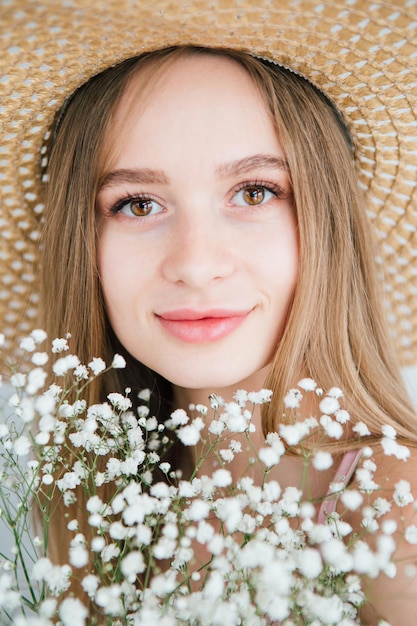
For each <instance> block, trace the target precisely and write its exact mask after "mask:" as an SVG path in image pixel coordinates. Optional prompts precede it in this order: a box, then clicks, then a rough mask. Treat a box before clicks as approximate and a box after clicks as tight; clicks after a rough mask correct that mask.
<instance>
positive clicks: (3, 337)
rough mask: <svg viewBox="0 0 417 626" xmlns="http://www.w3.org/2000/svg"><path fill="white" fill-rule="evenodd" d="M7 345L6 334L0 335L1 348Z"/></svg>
mask: <svg viewBox="0 0 417 626" xmlns="http://www.w3.org/2000/svg"><path fill="white" fill-rule="evenodd" d="M5 343H6V337H5V336H4V333H0V348H3V347H4V345H5Z"/></svg>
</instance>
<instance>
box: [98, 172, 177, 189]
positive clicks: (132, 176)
mask: <svg viewBox="0 0 417 626" xmlns="http://www.w3.org/2000/svg"><path fill="white" fill-rule="evenodd" d="M127 183H134V184H135V183H136V184H141V183H145V184H152V183H157V184H160V185H167V184H168V183H169V180H168V178H167V176H166V175H165V174H164V172H163V171H162V170H153V169H150V168H148V167H145V168H133V169H119V170H114V171H112V172H108V173H107V174H105V175H104V176H103V177H102V179H101V180H100V184H99V189H103V188H104V187H115V186H117V185H123V184H127Z"/></svg>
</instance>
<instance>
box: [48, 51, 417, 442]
mask: <svg viewBox="0 0 417 626" xmlns="http://www.w3.org/2000/svg"><path fill="white" fill-rule="evenodd" d="M196 54H213V55H223V56H226V57H227V58H231V59H233V60H234V61H235V62H236V63H238V64H240V66H242V67H243V68H244V69H245V70H246V71H247V72H248V73H249V75H250V76H251V77H252V80H253V81H254V86H255V88H257V89H258V90H259V92H260V93H261V95H262V96H263V98H264V99H265V102H266V103H267V105H268V107H269V109H270V111H271V114H272V116H273V119H274V121H275V126H276V132H277V135H278V137H279V141H280V143H281V145H282V147H283V150H284V153H285V155H286V158H287V161H288V164H289V172H290V178H291V184H292V186H293V196H294V205H295V211H296V215H297V222H298V231H299V245H300V263H299V276H298V282H297V286H296V289H295V294H294V298H293V303H292V306H291V310H290V312H289V315H288V319H287V323H286V327H285V330H284V333H283V336H282V338H281V340H280V342H279V345H278V346H277V348H276V354H275V357H274V360H273V363H272V367H271V368H270V373H269V376H268V379H267V381H266V383H265V384H266V386H267V387H269V388H271V389H272V390H273V392H274V393H273V399H272V402H271V403H270V404H269V405H268V406H267V408H266V409H265V412H264V415H263V429H264V431H265V433H267V432H269V431H274V430H276V428H277V423H278V422H279V420H280V419H283V418H282V415H283V397H284V395H285V393H286V392H287V391H288V389H289V388H290V387H291V386H292V385H294V383H295V382H296V381H297V379H298V377H299V376H300V375H301V374H303V375H308V376H311V377H313V378H314V379H315V380H316V381H317V383H318V384H319V385H320V386H321V387H323V388H328V387H330V386H334V385H338V386H340V387H341V388H342V389H343V391H344V392H345V394H346V403H347V408H348V409H349V410H350V412H351V415H352V419H353V420H355V419H356V420H359V419H360V420H362V421H364V422H366V423H367V425H368V427H369V429H370V430H371V431H372V432H374V433H375V434H376V435H377V434H378V433H379V432H380V429H381V425H382V424H384V423H390V424H392V425H393V426H394V427H395V428H396V430H397V432H398V434H399V435H402V436H405V437H408V438H411V439H412V440H414V441H415V440H417V420H416V417H415V414H414V412H413V410H412V408H411V404H410V403H409V401H408V400H407V394H406V392H405V389H404V386H403V384H402V381H401V376H400V370H399V365H398V362H397V357H396V355H395V352H394V349H393V347H392V345H391V343H390V340H389V337H388V333H387V328H386V323H385V320H384V312H383V307H382V305H381V293H380V290H379V287H378V277H377V274H376V268H375V261H374V259H375V256H376V248H375V246H374V244H373V243H372V233H371V228H370V224H369V221H368V217H367V215H366V206H365V201H364V198H363V195H362V193H361V191H360V188H359V185H358V177H357V172H356V170H355V163H354V158H353V154H352V146H351V144H350V141H349V139H348V136H347V135H348V133H347V130H346V127H345V125H344V123H343V121H342V119H341V116H340V114H339V113H338V112H337V111H336V109H335V107H334V106H333V105H332V104H331V103H330V102H329V101H328V100H327V98H326V96H324V95H323V94H322V93H321V92H320V91H319V90H318V89H316V88H315V87H314V86H313V85H312V84H311V83H310V82H309V81H307V80H306V79H304V78H301V77H299V76H297V75H296V74H294V73H293V72H291V71H290V70H288V69H285V68H282V67H279V66H276V65H275V64H273V63H271V62H268V61H264V60H261V59H257V58H253V57H251V56H250V55H248V54H246V53H243V52H239V51H236V50H223V49H201V48H195V47H183V48H182V47H180V48H171V49H166V50H162V51H158V52H154V53H148V54H145V55H141V56H139V57H137V58H133V59H129V60H127V61H124V62H122V63H120V64H119V65H117V66H115V67H112V68H110V69H108V70H105V71H104V72H103V73H101V74H99V75H97V76H95V77H94V78H93V79H91V80H90V81H89V82H88V83H86V84H85V85H84V86H83V87H81V88H80V89H79V90H77V91H76V92H75V94H74V95H73V96H72V97H71V99H70V101H69V103H68V104H67V105H66V109H65V112H64V114H63V115H62V116H61V119H59V121H58V122H57V128H56V129H55V132H54V133H53V145H52V147H51V150H50V157H49V166H48V180H49V182H48V183H47V188H46V190H45V193H46V212H45V228H44V232H43V239H42V253H41V254H42V263H41V264H42V267H41V273H42V294H41V302H42V305H43V315H44V320H43V326H44V327H45V329H46V330H47V331H48V333H49V335H50V336H60V335H62V334H63V333H66V332H68V331H69V332H71V334H72V348H73V350H74V352H76V353H77V355H78V356H79V357H80V359H81V360H84V361H86V360H88V359H90V358H91V357H92V356H101V357H103V358H104V359H105V360H109V359H110V358H111V357H112V354H113V353H114V351H115V350H117V351H119V352H120V351H124V353H125V355H126V356H127V357H128V358H129V368H128V370H127V371H128V374H127V375H130V379H129V381H126V378H125V376H126V373H125V372H122V373H121V374H120V373H119V374H118V378H117V379H116V377H115V376H116V375H115V374H112V375H111V376H110V377H108V378H107V380H106V379H105V380H104V381H103V382H101V383H96V384H95V385H92V386H90V388H89V394H90V395H89V398H88V400H90V401H97V400H98V399H102V398H103V397H104V396H105V394H106V393H107V392H108V390H111V391H114V390H115V389H117V388H122V389H124V387H125V386H126V384H127V383H128V385H129V386H130V387H132V381H135V384H136V387H140V386H147V387H149V386H151V387H152V388H154V389H156V390H157V393H156V396H157V398H158V403H159V405H160V407H162V409H161V410H163V409H164V407H165V408H166V406H167V404H166V402H168V406H169V400H170V385H169V383H167V381H164V380H162V379H161V377H159V376H158V375H157V374H156V373H154V372H150V371H149V370H148V369H147V368H145V367H144V366H143V365H141V364H140V363H138V362H137V361H135V359H133V358H132V357H129V355H128V354H127V352H126V350H124V348H123V347H122V346H120V345H119V344H118V342H117V339H116V338H115V336H114V334H113V333H112V332H111V329H110V325H109V323H108V321H107V318H106V313H105V307H104V302H103V297H102V293H101V288H100V280H99V274H98V269H97V263H96V236H97V233H96V219H95V198H96V195H97V191H98V188H99V183H100V177H101V174H102V167H103V160H104V159H105V154H106V151H107V150H108V148H109V145H108V138H109V136H111V132H110V130H109V129H110V128H111V120H112V115H113V114H114V112H115V110H116V108H117V105H118V103H119V101H120V98H121V97H122V95H123V92H124V89H125V87H126V85H127V84H128V82H129V80H130V79H131V77H132V76H133V75H136V74H137V73H138V72H143V73H144V75H145V76H146V80H144V81H143V93H144V94H146V92H147V89H152V84H153V80H155V75H156V74H158V75H163V72H164V71H166V70H167V68H168V67H169V64H170V63H173V62H174V61H175V60H176V59H177V58H179V57H180V56H181V55H196ZM139 97H140V94H139ZM277 271H281V270H280V268H277ZM338 445H339V447H340V445H342V446H343V447H344V448H345V449H348V448H349V447H352V446H354V445H356V444H355V442H354V440H353V439H352V440H345V441H344V442H343V443H342V444H338Z"/></svg>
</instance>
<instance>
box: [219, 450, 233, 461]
mask: <svg viewBox="0 0 417 626" xmlns="http://www.w3.org/2000/svg"><path fill="white" fill-rule="evenodd" d="M219 454H220V456H221V457H222V459H223V461H225V462H226V463H231V462H232V461H233V459H234V458H235V455H234V454H233V452H232V451H231V450H230V448H226V449H223V450H220V451H219Z"/></svg>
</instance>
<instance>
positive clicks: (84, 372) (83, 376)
mask: <svg viewBox="0 0 417 626" xmlns="http://www.w3.org/2000/svg"><path fill="white" fill-rule="evenodd" d="M74 376H75V378H77V380H88V379H89V374H88V369H87V368H86V366H85V365H83V364H82V363H80V364H79V365H77V367H76V368H75V369H74Z"/></svg>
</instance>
